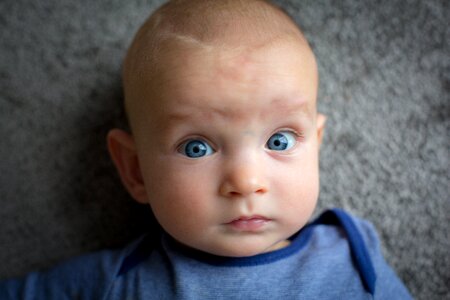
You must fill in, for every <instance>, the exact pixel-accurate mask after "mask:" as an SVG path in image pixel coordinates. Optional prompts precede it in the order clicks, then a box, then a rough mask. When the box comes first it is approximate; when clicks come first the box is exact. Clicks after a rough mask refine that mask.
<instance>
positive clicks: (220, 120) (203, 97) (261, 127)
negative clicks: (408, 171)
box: [133, 40, 323, 256]
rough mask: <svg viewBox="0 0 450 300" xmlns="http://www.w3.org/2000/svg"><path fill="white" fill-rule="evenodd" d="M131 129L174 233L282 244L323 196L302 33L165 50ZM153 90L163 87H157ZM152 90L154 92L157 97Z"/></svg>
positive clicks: (257, 245)
mask: <svg viewBox="0 0 450 300" xmlns="http://www.w3.org/2000/svg"><path fill="white" fill-rule="evenodd" d="M164 68H165V72H164V73H163V74H161V78H160V79H161V80H160V82H158V84H157V85H156V86H154V85H153V86H152V88H148V85H143V86H146V87H145V88H143V89H142V91H141V94H142V95H143V97H144V99H145V96H146V95H147V94H148V90H152V91H153V92H152V96H150V95H147V96H148V97H149V98H150V97H152V98H153V99H148V100H145V101H144V103H143V104H142V117H141V119H140V121H139V126H138V128H133V129H134V138H135V139H136V145H137V151H138V156H139V163H140V169H141V172H142V178H143V181H144V183H145V188H146V193H147V195H148V199H147V201H148V203H149V204H150V205H151V208H152V210H153V212H154V214H155V216H156V218H157V220H158V221H159V223H160V224H161V226H162V227H163V228H164V229H165V230H166V232H167V233H169V234H170V235H171V236H172V237H173V238H175V239H176V240H177V241H178V242H180V243H182V244H184V245H186V246H189V247H192V248H195V249H199V250H202V251H206V252H209V253H213V254H216V255H224V256H250V255H255V254H259V253H263V252H267V251H271V250H274V249H278V248H281V247H283V246H285V245H286V244H287V243H288V242H287V241H286V240H287V238H288V237H289V236H291V235H292V234H294V233H295V232H296V231H298V230H299V229H300V228H301V227H303V226H304V225H305V223H306V222H307V221H308V219H309V218H310V216H311V214H312V212H313V210H314V207H315V205H316V201H317V198H318V186H319V174H318V150H319V144H320V139H319V135H320V130H321V127H322V125H323V122H322V121H321V118H322V117H323V116H320V115H319V116H318V115H317V113H316V103H315V102H316V92H317V74H316V66H315V61H314V58H313V56H312V54H311V53H310V52H309V49H307V48H306V47H305V46H304V45H301V44H300V43H296V42H292V41H289V42H286V41H282V40H280V41H277V42H275V43H272V44H266V45H262V46H260V47H256V48H255V47H253V48H250V49H240V50H227V49H220V48H213V49H209V50H208V49H207V50H205V49H195V50H192V49H191V50H187V51H179V52H176V53H172V54H171V55H170V56H167V57H166V58H165V59H164ZM155 90H156V91H157V92H156V93H155ZM154 95H157V97H156V99H155V98H154Z"/></svg>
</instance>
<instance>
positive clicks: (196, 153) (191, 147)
mask: <svg viewBox="0 0 450 300" xmlns="http://www.w3.org/2000/svg"><path fill="white" fill-rule="evenodd" d="M179 152H180V153H181V154H183V155H186V156H187V157H190V158H199V157H203V156H207V155H211V154H213V153H214V150H213V149H212V148H211V146H210V145H209V144H208V143H207V142H205V141H202V140H189V141H187V142H185V143H184V144H183V145H182V146H181V148H180V150H179Z"/></svg>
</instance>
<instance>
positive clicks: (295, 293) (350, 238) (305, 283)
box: [0, 209, 411, 300]
mask: <svg viewBox="0 0 450 300" xmlns="http://www.w3.org/2000/svg"><path fill="white" fill-rule="evenodd" d="M0 299H2V300H6V299H27V300H28V299H46V300H49V299H57V300H64V299H95V300H98V299H117V300H119V299H120V300H124V299H133V300H138V299H214V300H216V299H397V300H398V299H411V296H410V294H409V293H408V291H407V289H406V288H405V286H404V285H403V284H402V282H401V281H400V280H399V279H398V277H397V276H396V275H395V273H394V272H393V270H392V269H391V268H390V267H389V266H388V265H387V263H386V262H385V260H384V259H383V257H382V254H381V251H380V246H379V241H378V238H377V236H376V233H375V231H374V229H373V227H372V225H371V224H369V223H368V222H366V221H363V220H360V219H358V218H355V217H353V216H351V215H349V214H347V213H345V212H344V211H342V210H340V209H334V210H329V211H326V212H325V213H323V214H322V215H321V216H320V217H319V218H318V219H317V220H316V221H314V222H313V223H310V224H309V225H307V226H305V227H304V228H303V229H302V230H301V231H299V232H298V233H297V234H295V235H294V236H292V237H291V243H290V245H289V246H287V247H285V248H283V249H279V250H276V251H273V252H270V253H264V254H259V255H256V256H252V257H241V258H229V257H219V256H214V255H211V254H207V253H202V252H199V251H196V250H192V249H186V248H184V247H183V246H181V245H178V244H177V243H176V242H175V241H174V240H172V239H171V238H170V237H169V236H167V235H165V234H162V236H161V240H160V243H158V244H157V245H156V246H155V245H154V243H152V242H151V241H150V239H149V237H148V236H144V237H141V238H140V239H139V240H137V241H135V242H134V243H133V244H131V245H130V246H128V247H127V248H125V249H123V250H116V251H103V252H99V253H95V254H90V255H87V256H83V257H80V258H76V259H74V260H71V261H69V262H67V263H64V264H62V265H60V266H58V267H56V268H54V269H52V270H50V271H48V272H35V273H31V274H29V275H28V276H26V277H25V278H24V279H12V280H6V281H3V282H0Z"/></svg>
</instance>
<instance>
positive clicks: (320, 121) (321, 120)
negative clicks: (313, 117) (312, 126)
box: [317, 114, 327, 148]
mask: <svg viewBox="0 0 450 300" xmlns="http://www.w3.org/2000/svg"><path fill="white" fill-rule="evenodd" d="M326 121H327V117H326V116H325V115H323V114H317V139H318V144H319V148H320V145H321V144H322V138H323V131H324V130H325V123H326Z"/></svg>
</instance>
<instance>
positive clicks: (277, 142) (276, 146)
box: [267, 133, 289, 150]
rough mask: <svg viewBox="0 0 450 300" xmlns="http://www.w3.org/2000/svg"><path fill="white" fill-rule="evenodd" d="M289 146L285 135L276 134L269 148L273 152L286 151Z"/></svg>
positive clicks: (271, 139)
mask: <svg viewBox="0 0 450 300" xmlns="http://www.w3.org/2000/svg"><path fill="white" fill-rule="evenodd" d="M288 144H289V141H288V139H287V138H286V137H285V136H284V135H282V134H280V133H276V134H274V135H273V136H272V137H271V138H270V139H269V142H268V145H267V146H268V148H269V149H271V150H286V149H287V147H288Z"/></svg>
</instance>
